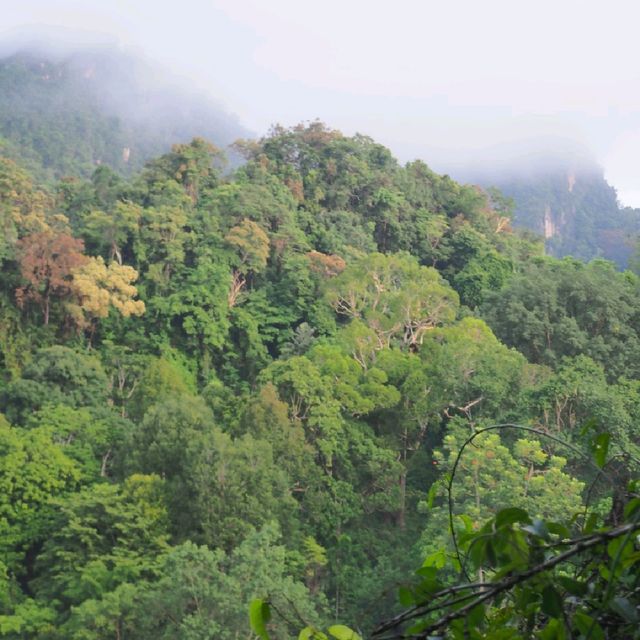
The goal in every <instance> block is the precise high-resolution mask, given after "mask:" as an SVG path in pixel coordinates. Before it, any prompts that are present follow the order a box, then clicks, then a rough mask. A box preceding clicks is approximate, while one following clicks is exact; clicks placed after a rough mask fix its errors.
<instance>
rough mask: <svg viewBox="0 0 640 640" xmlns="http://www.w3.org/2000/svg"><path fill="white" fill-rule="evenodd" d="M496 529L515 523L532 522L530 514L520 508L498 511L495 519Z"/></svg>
mask: <svg viewBox="0 0 640 640" xmlns="http://www.w3.org/2000/svg"><path fill="white" fill-rule="evenodd" d="M495 522H496V528H497V529H499V528H500V527H504V526H505V525H508V524H513V523H514V522H525V523H529V522H531V518H530V517H529V514H528V513H527V512H526V511H525V510H524V509H520V508H519V507H509V508H508V509H502V511H498V513H497V514H496V518H495Z"/></svg>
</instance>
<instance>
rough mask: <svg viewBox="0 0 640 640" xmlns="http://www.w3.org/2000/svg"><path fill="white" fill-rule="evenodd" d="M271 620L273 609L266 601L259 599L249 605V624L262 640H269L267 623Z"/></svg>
mask: <svg viewBox="0 0 640 640" xmlns="http://www.w3.org/2000/svg"><path fill="white" fill-rule="evenodd" d="M269 620H271V609H270V608H269V604H268V603H266V602H265V601H264V600H260V599H259V598H257V599H256V600H253V602H251V604H250V605H249V622H250V623H251V628H252V629H253V631H254V632H255V633H256V634H257V635H258V636H259V637H260V638H262V640H269V634H268V633H267V622H269Z"/></svg>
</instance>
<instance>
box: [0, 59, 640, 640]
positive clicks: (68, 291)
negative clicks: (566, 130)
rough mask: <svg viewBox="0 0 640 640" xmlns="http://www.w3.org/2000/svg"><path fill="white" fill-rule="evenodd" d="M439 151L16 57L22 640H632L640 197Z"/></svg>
mask: <svg viewBox="0 0 640 640" xmlns="http://www.w3.org/2000/svg"><path fill="white" fill-rule="evenodd" d="M428 160H429V159H428V158H426V159H425V161H423V160H413V161H410V162H406V163H403V162H400V161H398V160H397V159H396V158H395V157H394V155H393V153H392V152H391V151H390V150H389V149H388V148H387V147H385V146H384V145H382V144H380V143H378V142H377V141H376V140H374V139H373V138H371V137H369V136H367V135H363V134H354V135H350V134H347V133H343V132H341V131H339V130H337V129H334V128H333V127H332V125H331V123H326V124H325V123H323V122H321V121H320V120H309V121H305V122H303V123H301V124H295V125H293V126H281V125H274V126H273V127H272V128H271V130H270V131H269V132H268V133H267V134H266V135H256V134H254V133H252V132H251V131H250V130H248V129H246V128H245V127H244V126H243V125H242V124H240V120H239V119H237V118H236V117H235V116H233V115H231V114H229V113H227V112H226V111H225V110H224V109H223V108H221V107H220V106H219V105H218V104H217V103H215V102H214V101H212V100H211V99H210V98H206V97H204V96H203V95H201V94H200V93H199V92H198V91H196V90H195V89H193V88H192V87H191V88H190V87H189V86H187V85H186V84H180V83H177V82H174V81H173V80H170V79H169V76H166V77H165V76H163V75H162V73H160V72H158V71H157V70H155V71H154V70H153V69H152V68H150V67H148V66H147V65H146V63H144V62H143V61H141V60H138V59H136V58H135V57H130V56H128V54H125V53H123V52H122V51H115V50H111V49H108V48H102V49H95V50H92V49H87V50H85V51H83V50H81V51H77V52H75V53H73V54H72V55H66V54H65V55H59V54H55V55H54V54H52V53H46V52H43V51H35V50H29V51H24V50H23V51H19V52H15V51H14V52H11V53H10V54H7V55H6V56H5V57H3V58H2V59H1V60H0V261H1V265H2V269H1V272H0V638H7V639H9V640H27V639H29V640H30V639H34V640H36V639H37V640H240V639H244V640H257V639H260V640H270V639H271V640H286V639H289V638H299V639H300V640H358V639H360V640H362V639H364V638H377V639H378V640H383V639H385V640H386V639H391V638H398V639H399V638H424V639H426V638H431V639H435V638H442V639H444V638H451V639H456V640H467V639H470V640H480V639H498V640H499V639H503V640H508V639H513V640H517V639H525V638H538V639H540V640H570V639H581V640H600V639H602V640H605V639H613V638H620V639H628V638H639V637H640V627H639V625H638V622H639V621H640V611H639V607H640V572H639V570H638V568H639V567H640V564H639V563H640V544H639V539H638V534H639V532H640V493H639V491H640V485H639V484H638V480H637V477H638V466H639V464H640V446H639V445H640V275H639V274H640V254H639V253H638V237H639V233H640V210H638V209H634V208H632V207H624V206H622V205H621V204H620V203H619V201H618V198H617V194H616V190H615V188H614V187H613V186H612V185H610V184H609V183H608V182H607V180H606V179H605V177H604V173H603V170H602V169H601V168H600V167H599V166H598V164H597V163H595V162H593V161H591V160H590V159H589V158H587V157H578V156H577V155H576V154H573V153H571V154H567V153H565V152H564V150H559V151H558V153H555V154H551V155H549V156H545V157H541V158H536V159H535V161H529V162H523V164H522V165H516V164H513V165H511V166H510V167H509V169H508V170H507V169H505V170H504V171H497V170H494V169H491V170H488V169H487V167H480V166H477V167H475V169H474V168H473V167H471V168H469V169H468V170H465V171H466V172H465V173H464V175H462V173H461V175H460V176H456V175H453V177H452V176H451V175H446V174H440V173H438V172H436V171H434V170H432V169H431V168H430V166H429V165H428V164H427V161H428ZM456 178H458V179H456Z"/></svg>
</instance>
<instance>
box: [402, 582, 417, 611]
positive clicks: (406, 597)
mask: <svg viewBox="0 0 640 640" xmlns="http://www.w3.org/2000/svg"><path fill="white" fill-rule="evenodd" d="M398 600H400V604H401V605H402V606H403V607H410V606H411V605H412V604H415V598H414V597H413V592H412V591H411V589H407V587H400V588H399V589H398Z"/></svg>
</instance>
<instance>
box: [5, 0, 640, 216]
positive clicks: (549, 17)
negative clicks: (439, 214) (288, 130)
mask: <svg viewBox="0 0 640 640" xmlns="http://www.w3.org/2000/svg"><path fill="white" fill-rule="evenodd" d="M6 4H9V3H6ZM639 19H640V4H638V3H636V2H632V1H631V0H625V1H622V0H611V1H610V2H609V3H607V4H606V6H605V5H604V3H602V2H596V1H593V0H582V1H580V0H555V1H551V0H537V1H536V2H531V1H529V0H521V1H520V2H513V0H485V1H484V2H482V3H479V2H477V1H473V0H450V1H449V2H446V3H443V2H435V1H433V0H396V1H395V2H393V3H389V2H381V1H377V0H369V1H367V2H365V1H363V0H341V1H338V0H325V1H324V2H323V3H322V4H319V3H311V2H308V1H305V0H297V1H296V0H269V2H266V1H265V0H182V2H180V3H165V2H162V1H161V0H24V1H23V2H21V3H20V4H19V5H17V4H16V5H14V4H13V3H11V6H6V7H3V11H2V14H0V45H1V44H2V42H3V40H6V39H9V38H11V37H14V36H15V33H16V30H23V29H24V28H31V27H32V26H33V25H44V26H48V27H58V28H64V29H66V30H68V31H65V34H66V36H65V37H67V38H68V40H69V41H68V43H67V44H68V46H69V47H70V48H73V47H74V46H78V45H82V44H86V42H83V40H85V35H83V32H91V34H89V33H87V34H86V40H88V41H92V40H93V39H94V38H95V33H100V34H104V37H105V38H108V39H113V40H115V41H117V42H119V43H121V44H123V45H124V46H126V47H128V48H133V49H136V50H138V51H140V52H142V53H144V54H145V55H146V56H147V57H148V58H150V59H151V60H153V61H156V62H157V63H158V64H160V65H163V66H165V67H166V68H168V69H170V70H171V71H172V72H174V73H177V74H180V75H181V76H185V77H187V78H189V79H190V80H191V81H192V82H194V83H195V84H196V85H197V86H198V87H199V88H200V89H202V90H204V91H206V92H207V93H209V94H210V95H211V96H212V97H214V98H215V99H216V100H218V101H219V102H220V103H221V104H222V105H224V106H225V107H226V108H227V109H228V110H229V111H230V112H232V113H235V114H236V115H237V116H238V118H239V119H240V122H241V123H242V124H243V125H244V126H246V127H247V128H249V129H251V130H253V131H255V132H256V133H257V134H258V135H261V134H264V133H265V132H266V131H267V130H268V128H269V126H270V125H271V124H273V123H276V122H278V123H281V124H284V125H293V124H296V123H297V122H300V121H307V120H313V119H315V118H320V119H321V120H323V121H325V122H326V123H327V124H328V125H329V126H332V127H335V128H338V129H341V130H343V131H345V133H348V134H351V133H355V132H356V131H359V132H361V133H365V134H368V135H371V136H372V137H373V138H375V139H376V140H378V141H380V142H382V143H383V144H385V145H387V146H389V147H390V148H391V149H392V151H393V152H394V153H395V154H396V155H397V156H398V157H399V158H400V159H401V160H408V159H412V158H414V157H420V158H422V159H424V160H425V161H427V162H428V163H429V164H430V165H432V166H433V167H434V168H435V169H436V170H440V171H451V172H454V171H455V168H456V167H458V168H463V167H464V166H465V165H467V164H476V165H478V166H483V165H486V166H490V165H491V163H492V162H497V161H500V162H505V160H506V161H507V162H508V157H506V156H504V152H503V151H500V152H498V151H496V150H499V149H505V148H507V149H511V152H512V153H513V152H514V150H518V149H520V150H521V151H522V150H527V149H528V145H530V144H533V142H532V141H538V142H537V144H540V143H539V141H540V140H551V141H553V142H552V143H549V144H551V145H556V144H557V145H560V146H562V145H563V144H566V145H568V146H571V147H575V146H578V147H581V148H584V149H585V151H584V153H585V154H586V155H591V156H592V157H594V158H595V159H596V160H597V161H598V162H599V163H600V164H601V165H602V166H603V167H604V169H605V175H606V177H607V179H608V180H609V181H610V183H611V184H612V185H613V186H614V187H616V189H617V190H618V195H619V199H620V201H621V202H622V204H624V205H630V206H638V207H640V171H638V170H637V168H636V164H637V157H638V155H639V154H640V58H639V57H638V55H637V52H636V49H637V45H636V38H637V34H636V32H637V24H638V22H639ZM500 153H502V154H503V156H502V157H500Z"/></svg>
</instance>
